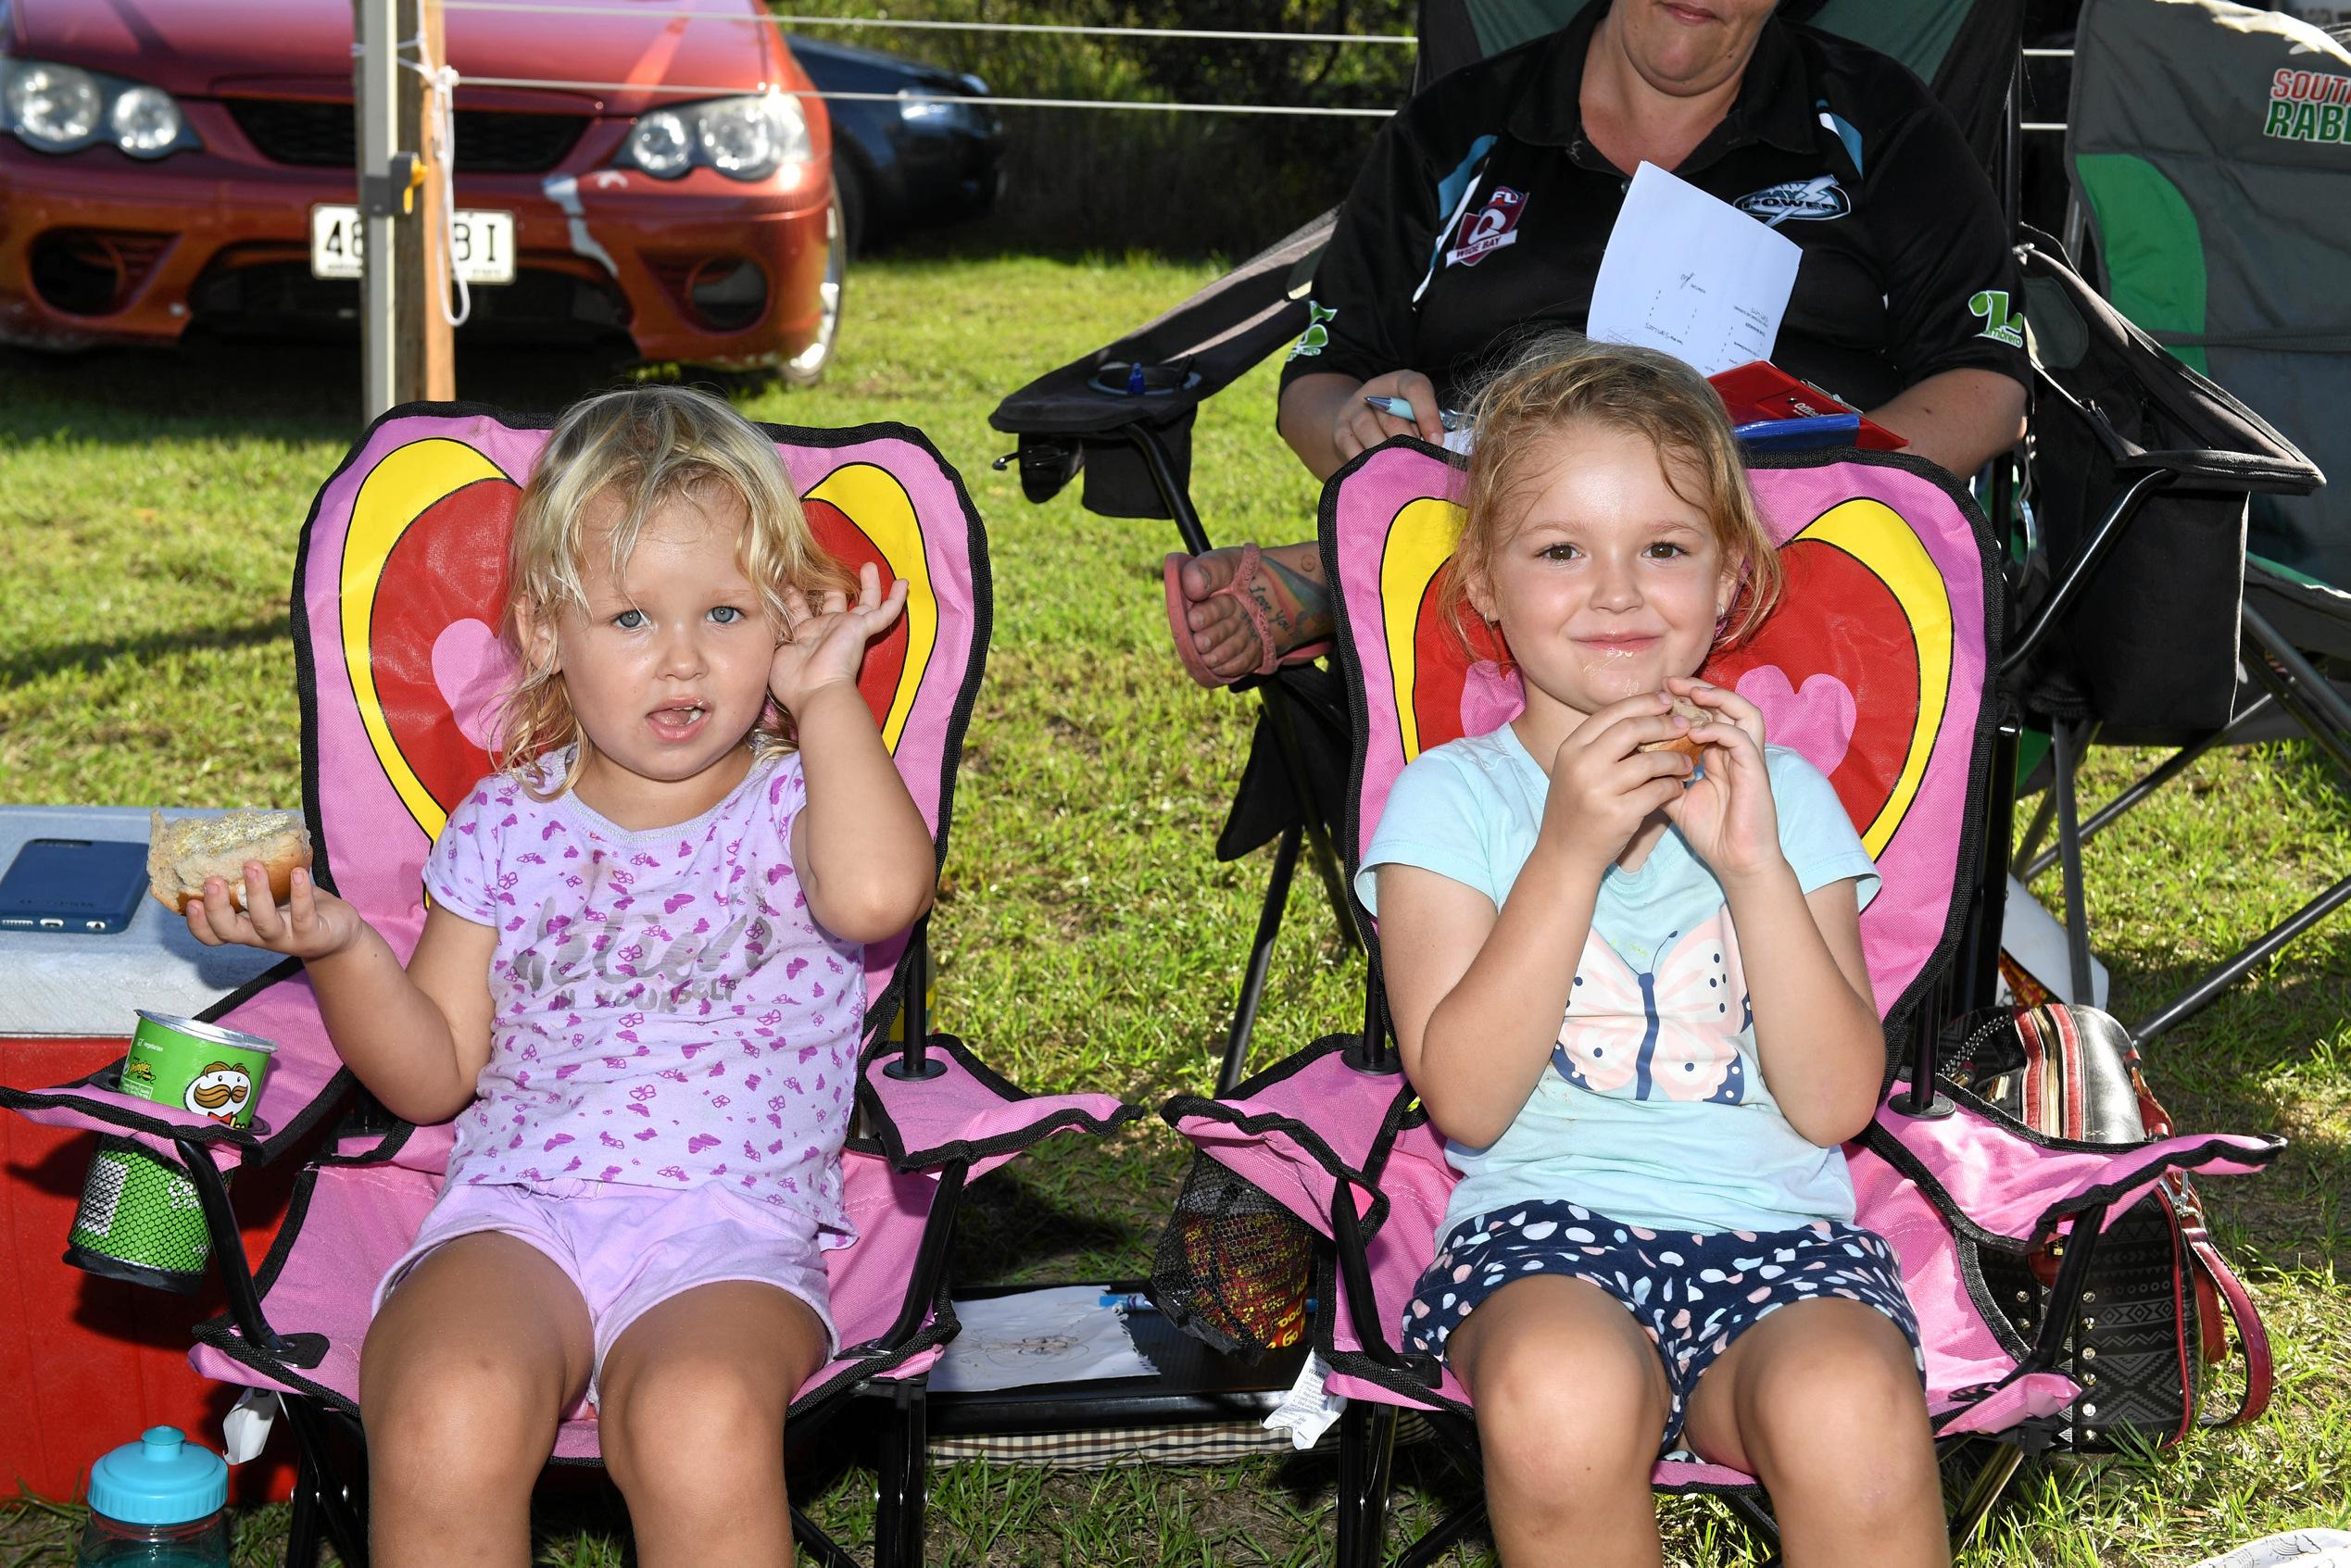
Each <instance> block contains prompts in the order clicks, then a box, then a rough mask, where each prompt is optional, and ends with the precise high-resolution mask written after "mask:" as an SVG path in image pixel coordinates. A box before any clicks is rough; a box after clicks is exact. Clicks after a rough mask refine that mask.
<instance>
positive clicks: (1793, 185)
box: [1730, 174, 1853, 229]
mask: <svg viewBox="0 0 2351 1568" xmlns="http://www.w3.org/2000/svg"><path fill="white" fill-rule="evenodd" d="M1730 205H1731V206H1733V207H1737V208H1738V209H1739V210H1740V211H1741V212H1743V213H1746V214H1747V215H1748V216H1749V217H1751V218H1760V219H1762V220H1764V222H1765V223H1766V224H1768V225H1769V226H1771V227H1772V228H1774V229H1777V228H1779V225H1781V224H1782V223H1785V222H1786V221H1788V220H1790V219H1791V218H1802V219H1808V220H1824V219H1829V218H1842V217H1843V216H1844V215H1845V214H1846V213H1848V212H1851V211H1852V210H1853V198H1852V197H1851V196H1848V195H1847V194H1845V188H1844V187H1843V186H1842V185H1840V184H1838V183H1837V177H1836V176H1835V175H1833V174H1823V175H1819V176H1817V178H1814V179H1811V180H1787V181H1783V182H1780V183H1779V184H1777V185H1766V186H1765V187H1764V188H1763V189H1762V190H1760V191H1750V192H1748V193H1747V194H1745V195H1743V196H1741V197H1740V198H1739V199H1738V200H1737V201H1735V202H1732V203H1731V204H1730Z"/></svg>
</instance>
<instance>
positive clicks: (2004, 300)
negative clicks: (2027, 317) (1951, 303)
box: [1968, 289, 2025, 348]
mask: <svg viewBox="0 0 2351 1568" xmlns="http://www.w3.org/2000/svg"><path fill="white" fill-rule="evenodd" d="M1968 314H1969V315H1971V316H1980V317H1982V318H1983V331H1981V332H1978V333H1977V334H1976V335H1977V336H1978V337H1988V338H1990V339H1991V340H1992V341H1993V342H1994V343H2005V344H2006V345H2008V346H2009V347H2011V348H2022V347H2023V346H2024V341H2025V333H2024V317H2023V316H2022V315H2021V314H2019V313H2018V312H2017V311H2014V310H2011V309H2009V308H2008V291H2007V290H2006V289H1978V290H1977V291H1976V293H1975V296H1974V297H1973V298H1971V299H1969V300H1968Z"/></svg>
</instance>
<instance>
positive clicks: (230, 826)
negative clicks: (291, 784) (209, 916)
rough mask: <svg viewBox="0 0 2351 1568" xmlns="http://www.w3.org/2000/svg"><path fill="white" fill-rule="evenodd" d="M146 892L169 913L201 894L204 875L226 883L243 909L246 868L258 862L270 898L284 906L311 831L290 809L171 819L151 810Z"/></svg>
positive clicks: (303, 861) (307, 857) (307, 861)
mask: <svg viewBox="0 0 2351 1568" xmlns="http://www.w3.org/2000/svg"><path fill="white" fill-rule="evenodd" d="M148 816H149V818H150V820H151V824H152V825H151V831H150V834H149V837H148V839H147V890H148V891H149V892H151V893H153V894H154V895H155V897H156V901H157V903H159V904H161V905H162V906H163V907H164V908H165V909H170V911H171V912H172V913H173V914H175V915H176V914H182V913H184V912H185V911H186V909H187V907H188V905H189V904H190V903H191V902H194V901H195V900H197V899H200V898H202V897H204V879H205V878H207V877H211V876H217V877H219V878H220V880H221V881H223V882H225V883H227V884H229V897H231V898H233V899H234V900H235V901H236V906H237V908H238V909H243V908H245V864H246V862H248V861H251V860H258V861H260V862H261V864H262V865H264V866H266V867H268V868H269V872H270V897H272V898H274V899H275V900H276V901H277V902H279V903H281V904H283V903H284V902H285V900H286V895H287V893H288V891H289V890H290V889H291V888H292V887H293V885H294V868H295V867H296V866H302V867H305V868H308V865H309V864H310V830H309V829H308V828H307V827H305V826H303V824H302V819H301V817H300V816H299V815H297V814H296V813H295V812H292V811H259V810H246V811H232V812H230V813H229V814H228V815H227V816H225V817H175V818H173V819H172V820H171V821H170V822H165V821H164V820H163V813H162V812H160V811H150V812H149V813H148Z"/></svg>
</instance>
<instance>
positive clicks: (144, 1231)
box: [65, 1137, 212, 1293]
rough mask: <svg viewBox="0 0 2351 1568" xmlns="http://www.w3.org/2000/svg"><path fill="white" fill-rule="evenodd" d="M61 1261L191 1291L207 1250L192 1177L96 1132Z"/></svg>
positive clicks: (208, 1243) (207, 1239)
mask: <svg viewBox="0 0 2351 1568" xmlns="http://www.w3.org/2000/svg"><path fill="white" fill-rule="evenodd" d="M67 1242H68V1245H67V1247H66V1252H65V1261H67V1262H69V1263H71V1264H72V1265H73V1266H74V1267H75V1268H77V1269H86V1270H88V1271H89V1272H90V1273H94V1274H103V1275H105V1276H106V1277H107V1278H108V1279H120V1280H128V1281H130V1282H131V1283H132V1284H134V1285H149V1286H157V1287H159V1288H161V1289H165V1290H176V1291H181V1292H183V1293H185V1292H192V1291H195V1290H196V1289H197V1288H199V1287H200V1286H202V1285H203V1284H204V1266H205V1264H206V1263H207V1261H209V1260H210V1259H211V1256H212V1237H211V1235H210V1233H209V1232H207V1230H206V1229H205V1223H204V1206H203V1203H202V1201H201V1200H200V1199H199V1198H197V1196H196V1189H195V1183H194V1182H193V1181H191V1180H189V1178H188V1173H187V1172H186V1171H185V1170H183V1169H182V1168H181V1167H180V1166H178V1165H175V1164H173V1163H172V1162H171V1161H170V1160H165V1159H162V1158H160V1157H159V1156H157V1155H155V1154H151V1153H149V1152H148V1151H147V1150H146V1149H145V1148H144V1147H142V1146H141V1145H139V1144H136V1143H133V1142H132V1141H131V1140H130V1139H128V1138H111V1137H109V1138H101V1139H99V1140H98V1151H97V1153H96V1154H94V1155H93V1156H91V1159H90V1173H89V1175H88V1176H87V1177H86V1178H85V1179H84V1180H83V1182H82V1206H81V1208H80V1209H79V1210H76V1211H75V1213H74V1216H73V1229H72V1231H71V1232H70V1233H69V1236H68V1237H67Z"/></svg>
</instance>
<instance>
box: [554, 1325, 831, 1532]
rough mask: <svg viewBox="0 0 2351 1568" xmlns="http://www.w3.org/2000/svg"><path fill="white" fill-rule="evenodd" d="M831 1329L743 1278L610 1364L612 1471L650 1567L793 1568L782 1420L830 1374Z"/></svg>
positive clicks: (652, 1331) (639, 1331)
mask: <svg viewBox="0 0 2351 1568" xmlns="http://www.w3.org/2000/svg"><path fill="white" fill-rule="evenodd" d="M823 1361H824V1325H823V1323H819V1322H818V1321H817V1317H816V1314H815V1313H814V1312H812V1311H810V1310H809V1309H808V1307H807V1306H806V1305H805V1304H804V1303H802V1302H801V1301H799V1300H798V1299H797V1298H794V1297H793V1296H791V1295H790V1294H789V1293H787V1292H786V1291H782V1290H778V1289H777V1288H775V1287H774V1286H769V1285H760V1284H756V1283H753V1282H750V1281H746V1280H735V1281H729V1282H726V1283H724V1284H720V1285H705V1286H698V1287H697V1288H695V1289H693V1290H689V1291H687V1292H685V1294H684V1295H682V1296H676V1297H673V1298H671V1299H669V1300H667V1301H664V1302H662V1303H661V1304H660V1306H658V1307H656V1308H654V1309H653V1310H652V1311H648V1312H647V1313H646V1314H645V1315H644V1316H643V1317H640V1318H638V1319H637V1320H636V1321H635V1323H631V1324H629V1326H628V1327H627V1329H626V1330H624V1331H623V1332H622V1335H621V1337H620V1338H619V1339H618V1340H616V1341H614V1342H613V1345H612V1348H611V1349H610V1351H608V1352H606V1354H605V1357H604V1370H603V1373H602V1374H601V1376H599V1377H598V1379H597V1420H598V1423H599V1424H600V1426H601V1428H602V1435H603V1441H604V1462H605V1463H606V1464H607V1465H608V1466H610V1469H611V1472H612V1479H613V1481H614V1482H615V1483H616V1484H617V1485H618V1486H620V1488H621V1495H622V1497H624V1498H626V1499H628V1505H629V1523H630V1524H631V1525H632V1526H633V1527H634V1529H635V1534H636V1550H637V1561H638V1562H640V1563H641V1564H643V1568H685V1565H689V1564H691V1565H700V1564H707V1563H713V1562H723V1563H727V1564H729V1565H730V1568H789V1564H790V1563H791V1562H792V1519H791V1512H790V1505H789V1502H788V1500H787V1499H786V1494H785V1490H784V1411H785V1407H786V1405H788V1404H790V1403H791V1400H792V1396H793V1395H794V1394H796V1393H797V1392H798V1390H799V1386H800V1385H801V1384H803V1383H805V1382H807V1381H808V1379H809V1377H810V1375H811V1374H813V1373H814V1372H815V1371H816V1369H817V1368H818V1367H819V1366H821V1365H823Z"/></svg>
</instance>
